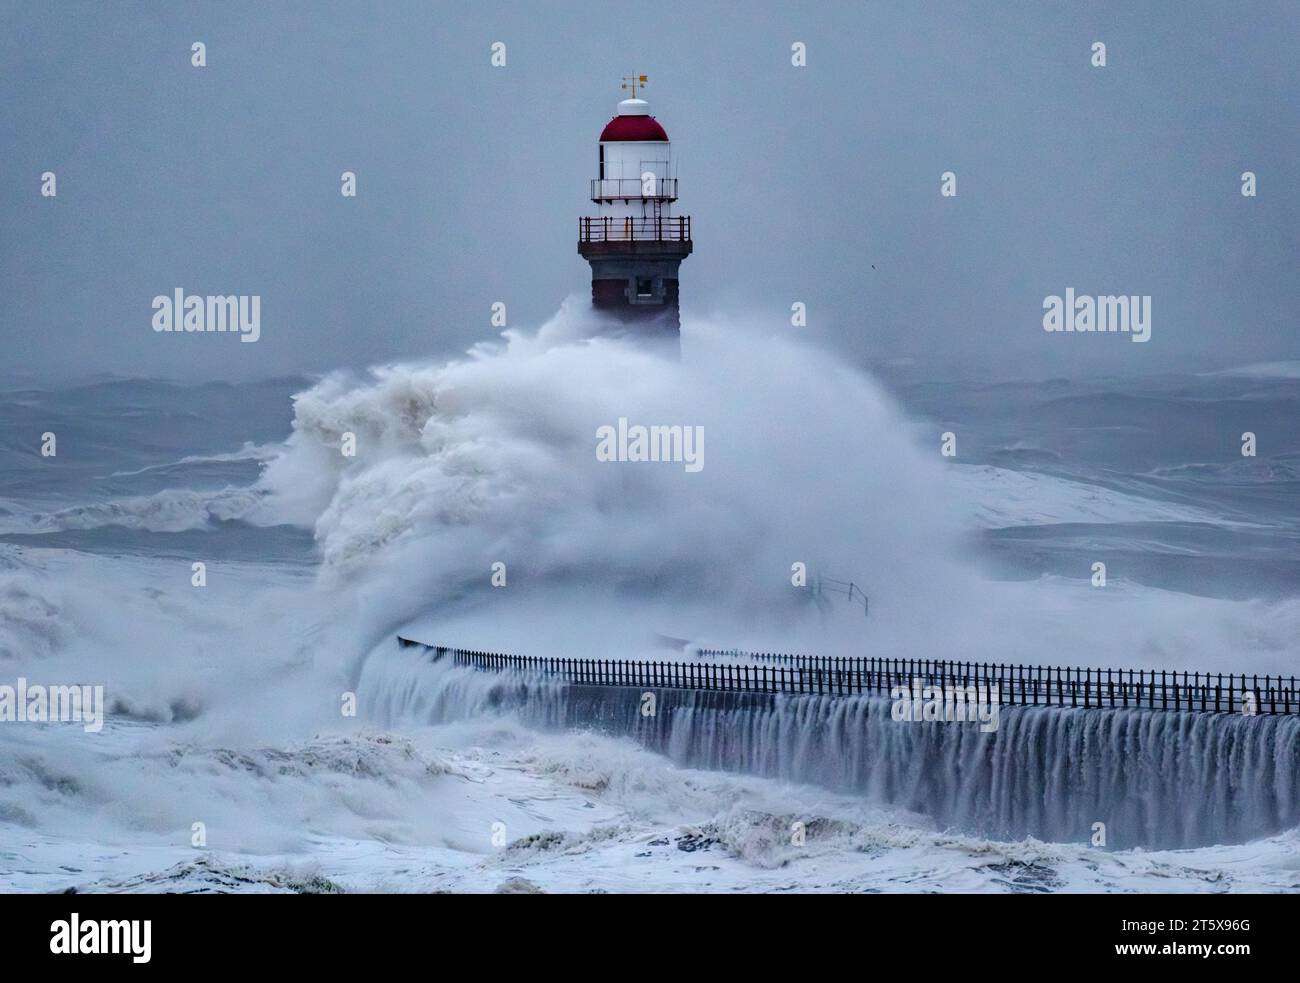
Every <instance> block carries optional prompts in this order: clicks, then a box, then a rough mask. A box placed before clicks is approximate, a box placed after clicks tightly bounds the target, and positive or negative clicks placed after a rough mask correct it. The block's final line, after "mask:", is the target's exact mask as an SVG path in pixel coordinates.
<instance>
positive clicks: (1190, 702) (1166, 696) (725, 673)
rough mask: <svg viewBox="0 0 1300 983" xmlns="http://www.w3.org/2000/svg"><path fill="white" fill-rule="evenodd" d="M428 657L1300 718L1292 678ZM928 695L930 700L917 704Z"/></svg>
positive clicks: (755, 659) (714, 685)
mask: <svg viewBox="0 0 1300 983" xmlns="http://www.w3.org/2000/svg"><path fill="white" fill-rule="evenodd" d="M399 641H400V642H401V643H402V645H404V646H418V647H420V648H422V649H424V650H426V651H428V652H430V653H431V657H432V658H433V659H435V660H436V659H442V658H450V659H451V661H452V662H453V663H454V664H455V665H461V666H468V667H471V668H474V669H479V670H485V671H511V670H513V671H518V672H525V673H535V674H541V675H545V676H547V677H551V678H554V679H557V680H560V681H563V682H568V683H574V684H579V685H587V686H615V687H621V686H630V687H637V688H641V689H660V688H662V689H685V690H706V691H716V692H739V693H788V694H822V695H828V696H853V695H861V694H872V693H879V694H884V695H889V694H890V693H891V692H893V691H894V690H895V688H896V687H903V688H904V689H906V690H907V691H908V693H909V694H911V693H912V691H913V687H914V686H916V685H920V686H921V687H939V688H940V689H941V690H946V689H948V688H949V687H952V688H957V687H960V688H962V689H964V690H970V689H974V690H975V691H976V693H977V694H978V695H979V698H980V699H984V700H988V701H990V702H997V703H998V704H999V705H1000V706H1059V707H1078V708H1080V709H1087V708H1108V709H1122V708H1126V707H1127V708H1135V709H1136V708H1142V709H1154V710H1197V711H1205V712H1212V713H1249V712H1251V711H1253V712H1254V713H1257V714H1278V713H1282V714H1292V713H1300V687H1297V681H1296V678H1295V677H1294V676H1272V675H1265V676H1257V675H1246V674H1236V673H1226V674H1225V673H1203V672H1183V671H1168V670H1163V669H1091V668H1075V667H1062V666H1024V665H1011V664H1002V663H984V662H948V661H943V660H932V659H854V658H832V657H824V656H813V655H794V654H781V653H764V652H758V653H751V652H741V651H739V650H732V651H724V650H719V649H704V650H701V651H700V653H699V654H700V655H701V656H705V657H710V658H712V657H717V656H729V657H732V658H737V659H745V660H747V662H746V663H720V662H714V661H708V662H647V661H640V660H631V659H609V660H606V659H566V658H547V657H537V656H526V655H509V654H505V653H501V652H480V651H472V650H466V649H457V648H445V647H438V646H430V645H424V644H423V643H420V642H415V641H412V640H410V639H406V638H399ZM923 698H927V699H928V698H929V697H923Z"/></svg>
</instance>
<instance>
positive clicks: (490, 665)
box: [363, 640, 1300, 849]
mask: <svg viewBox="0 0 1300 983" xmlns="http://www.w3.org/2000/svg"><path fill="white" fill-rule="evenodd" d="M700 655H701V656H702V657H703V659H702V660H701V661H690V662H665V663H652V662H633V661H626V662H623V661H615V662H604V661H596V660H573V659H543V658H529V657H526V656H512V655H502V654H498V653H488V652H468V651H464V650H460V649H448V648H439V647H433V646H425V645H423V644H420V643H415V642H411V641H409V640H402V645H401V647H400V648H399V650H398V651H397V652H395V653H394V654H393V658H394V659H395V660H396V662H395V663H391V664H390V665H389V667H388V670H386V672H385V674H384V677H383V679H381V680H373V682H372V685H371V686H367V687H365V690H366V691H367V694H368V695H367V696H366V698H367V699H368V700H370V701H371V709H372V710H374V711H376V712H377V713H379V714H380V715H386V716H387V717H389V718H390V719H392V718H397V717H405V718H412V717H413V718H415V719H418V720H420V721H421V722H426V723H441V722H446V721H450V720H455V719H464V718H467V717H472V716H476V715H480V714H484V713H502V712H508V713H511V714H514V715H515V716H517V717H518V718H519V719H521V720H522V721H523V722H524V723H526V724H528V725H530V726H534V727H538V728H544V729H568V728H584V729H591V730H596V731H599V732H602V733H607V734H611V735H620V736H623V735H626V736H631V737H633V738H635V739H637V740H638V741H640V742H641V743H643V744H644V745H645V746H646V747H648V748H650V749H652V750H654V751H657V752H660V753H662V754H664V755H666V756H667V757H668V758H670V759H671V760H672V761H674V762H676V763H678V764H681V765H683V766H688V767H694V768H707V769H717V770H725V771H732V772H745V773H750V774H755V775H761V776H765V777H770V778H776V779H781V780H785V781H791V782H798V783H804V784H811V785H817V786H820V787H823V788H827V789H831V790H834V791H839V792H848V793H855V794H861V795H863V796H864V797H866V798H867V799H869V800H870V801H873V802H877V803H880V804H883V805H888V806H893V807H896V808H901V809H905V810H909V811H912V812H917V813H921V814H924V815H926V816H928V817H930V818H931V819H932V820H933V822H934V823H935V824H936V825H937V826H938V827H940V828H951V829H954V830H959V831H962V832H966V833H970V834H974V835H979V836H985V837H990V838H996V839H1021V838H1024V837H1025V836H1033V837H1036V838H1039V839H1043V840H1050V841H1058V842H1086V841H1087V840H1088V839H1089V837H1090V836H1091V833H1092V828H1093V824H1094V823H1097V822H1102V823H1105V824H1106V830H1107V846H1108V847H1109V848H1118V849H1124V848H1130V847H1139V846H1140V847H1145V848H1151V849H1161V848H1178V847H1196V846H1207V845H1212V844H1216V843H1240V842H1244V841H1246V840H1249V839H1254V838H1259V837H1263V836H1268V835H1272V834H1276V833H1279V832H1281V831H1283V830H1286V829H1289V828H1291V827H1294V826H1296V825H1297V824H1300V702H1298V700H1300V691H1297V688H1296V681H1295V680H1294V679H1290V678H1278V677H1258V678H1252V677H1243V676H1229V677H1224V676H1211V675H1208V674H1192V673H1181V672H1179V673H1172V674H1171V673H1161V672H1160V671H1155V672H1152V671H1150V670H1146V671H1141V672H1139V671H1136V670H1135V671H1129V670H1122V671H1121V670H1105V669H1102V670H1095V669H1094V670H1083V669H1079V670H1063V669H1046V668H1043V667H1010V666H988V665H971V664H949V663H934V662H922V661H918V660H874V659H852V660H846V659H840V660H834V659H818V658H814V657H808V656H754V655H751V654H747V653H738V652H737V653H722V652H708V651H706V652H702V653H700ZM720 656H733V657H734V658H735V659H737V660H740V659H744V660H745V661H744V662H736V663H733V664H723V663H720V662H716V661H713V660H714V659H715V658H717V657H720ZM914 680H920V681H921V683H922V684H923V685H939V686H943V685H945V684H949V683H951V684H955V685H964V686H974V687H975V688H976V689H977V691H979V692H981V693H982V694H983V695H984V696H985V697H987V696H989V695H990V694H991V693H992V692H993V690H992V686H993V685H994V684H996V685H997V690H996V699H997V702H998V703H999V706H998V714H997V718H996V719H997V728H996V730H991V731H988V732H986V731H985V730H984V729H982V725H981V724H980V723H979V722H978V721H974V720H970V721H961V720H957V721H943V720H916V721H899V720H896V719H894V716H893V715H892V714H891V708H892V707H893V704H894V701H893V699H891V697H890V691H891V690H892V689H893V688H894V687H895V686H900V685H901V686H905V687H910V686H911V685H912V684H913V681H914ZM364 682H365V680H363V683H364ZM647 696H650V697H652V700H651V701H649V702H648V701H647V699H646V697H647ZM1243 703H1245V704H1246V705H1247V706H1248V708H1249V710H1251V711H1254V712H1247V713H1243V712H1242V707H1243ZM1216 708H1217V711H1218V712H1215V711H1216ZM648 709H649V710H652V712H647V710H648Z"/></svg>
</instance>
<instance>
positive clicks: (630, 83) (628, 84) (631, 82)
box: [620, 75, 650, 99]
mask: <svg viewBox="0 0 1300 983" xmlns="http://www.w3.org/2000/svg"><path fill="white" fill-rule="evenodd" d="M649 81H650V79H649V77H648V76H645V75H624V76H623V84H622V85H621V86H620V88H623V89H631V90H632V98H633V99H635V98H636V87H637V86H638V85H639V86H641V88H643V89H644V88H645V84H646V83H647V82H649Z"/></svg>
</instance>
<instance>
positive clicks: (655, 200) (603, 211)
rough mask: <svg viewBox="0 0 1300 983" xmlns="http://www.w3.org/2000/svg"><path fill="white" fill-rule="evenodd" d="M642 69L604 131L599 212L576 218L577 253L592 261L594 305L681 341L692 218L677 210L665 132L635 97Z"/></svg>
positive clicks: (617, 320) (643, 332) (625, 322)
mask: <svg viewBox="0 0 1300 983" xmlns="http://www.w3.org/2000/svg"><path fill="white" fill-rule="evenodd" d="M645 83H646V77H645V76H644V75H633V76H629V77H628V78H626V79H624V80H623V88H625V89H629V88H630V89H631V91H632V98H630V99H624V100H623V101H622V102H620V103H619V104H618V115H617V116H615V117H614V118H613V119H612V120H610V121H609V123H608V125H606V127H605V130H604V132H603V133H601V135H600V156H599V159H598V161H597V171H596V177H595V178H594V179H593V180H592V182H591V200H592V201H593V202H594V203H595V205H596V211H597V214H596V215H594V216H584V217H583V218H580V219H579V220H578V252H579V254H580V255H581V256H582V257H583V258H584V259H585V260H587V262H589V263H590V264H591V303H592V306H593V307H595V308H596V309H597V310H598V311H600V312H602V313H604V314H606V315H607V316H609V318H610V320H611V321H612V322H613V323H614V324H615V325H617V326H618V327H617V329H616V330H618V331H620V332H621V333H634V334H637V335H640V336H643V337H646V338H649V339H652V340H666V341H671V343H672V344H673V345H674V346H676V344H677V341H678V336H679V334H680V330H681V322H680V317H679V314H678V306H677V298H678V287H677V268H678V267H679V266H680V265H681V262H682V260H683V259H685V258H686V257H687V256H689V255H690V254H691V219H690V216H688V215H674V214H673V213H672V208H673V202H675V201H676V200H677V179H676V177H674V176H673V169H672V145H671V144H670V143H669V142H668V134H667V133H666V132H664V128H663V127H662V126H661V125H660V124H659V122H658V121H657V120H656V119H655V118H654V117H653V116H651V115H650V105H649V103H647V102H646V101H645V100H644V99H639V98H637V89H638V87H642V86H644V85H645Z"/></svg>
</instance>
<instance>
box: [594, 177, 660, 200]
mask: <svg viewBox="0 0 1300 983" xmlns="http://www.w3.org/2000/svg"><path fill="white" fill-rule="evenodd" d="M638 198H642V199H649V200H653V201H676V200H677V179H676V178H672V177H657V178H654V179H653V180H650V181H642V180H641V179H640V178H631V177H625V178H616V177H615V178H609V177H607V178H593V179H592V182H591V200H592V201H632V200H635V199H638Z"/></svg>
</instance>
